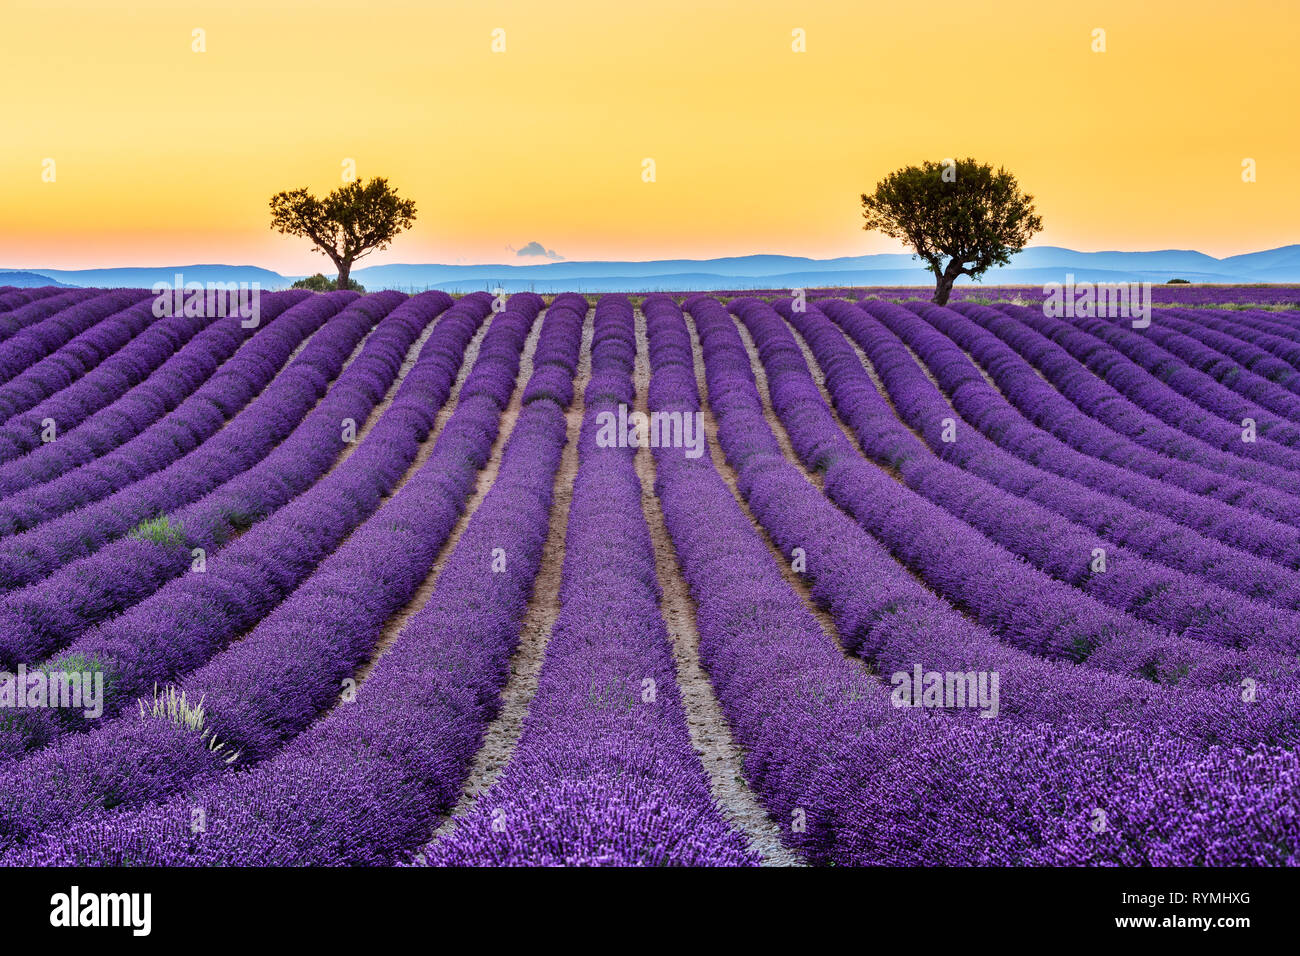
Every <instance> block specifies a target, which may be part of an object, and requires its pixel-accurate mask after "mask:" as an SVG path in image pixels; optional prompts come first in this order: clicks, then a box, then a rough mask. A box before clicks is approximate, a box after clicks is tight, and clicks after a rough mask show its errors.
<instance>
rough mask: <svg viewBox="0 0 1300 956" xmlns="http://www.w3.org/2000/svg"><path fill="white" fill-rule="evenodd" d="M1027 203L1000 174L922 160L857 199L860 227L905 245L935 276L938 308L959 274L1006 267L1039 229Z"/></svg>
mask: <svg viewBox="0 0 1300 956" xmlns="http://www.w3.org/2000/svg"><path fill="white" fill-rule="evenodd" d="M1033 199H1034V197H1033V196H1029V195H1026V194H1024V193H1022V192H1021V191H1020V187H1019V184H1018V183H1017V182H1016V178H1015V176H1013V175H1012V174H1011V173H1009V172H1007V171H1006V170H1005V169H998V170H996V171H995V170H994V169H993V167H992V166H989V165H987V164H983V163H979V162H977V161H976V160H974V159H963V160H960V161H959V160H946V161H944V162H942V163H934V162H925V163H923V164H922V165H920V166H907V167H905V168H903V169H899V170H896V171H894V172H892V173H890V174H889V175H888V176H886V177H885V178H884V179H883V180H881V181H880V182H879V183H877V184H876V191H875V192H874V193H870V194H868V193H863V194H862V209H863V212H862V215H863V218H864V219H865V220H866V224H865V225H864V226H863V227H862V228H863V229H866V230H867V231H868V232H870V231H873V230H876V231H880V232H883V233H884V234H885V235H887V236H890V237H892V238H894V239H901V240H902V241H903V242H905V243H907V245H909V246H911V248H912V250H913V252H914V254H915V255H916V256H918V257H920V258H921V259H922V260H923V261H924V262H925V264H926V265H927V266H928V267H929V269H930V271H931V272H933V273H934V277H935V292H934V301H935V302H936V303H937V304H939V305H943V304H944V303H946V302H947V301H948V294H949V293H950V292H951V291H952V285H953V283H954V282H956V281H957V277H958V276H961V275H968V276H971V277H977V276H980V275H983V274H984V272H986V271H987V270H988V269H989V268H991V267H992V266H995V265H1006V264H1007V263H1008V262H1010V261H1011V255H1012V254H1013V253H1016V252H1019V251H1020V250H1021V249H1023V248H1024V247H1025V245H1026V243H1028V242H1029V239H1030V237H1031V236H1033V234H1034V233H1036V232H1038V231H1039V230H1040V229H1042V228H1043V220H1042V219H1041V218H1040V217H1039V216H1038V214H1037V213H1036V212H1035V211H1034V203H1033Z"/></svg>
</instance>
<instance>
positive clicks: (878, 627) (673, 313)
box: [646, 303, 1300, 746]
mask: <svg viewBox="0 0 1300 956" xmlns="http://www.w3.org/2000/svg"><path fill="white" fill-rule="evenodd" d="M655 305H656V308H654V309H652V308H651V306H650V304H647V306H646V309H647V314H650V315H652V316H653V317H654V320H655V324H656V325H658V326H660V328H655V326H654V325H652V331H653V332H654V334H655V336H656V337H657V338H658V339H659V340H660V343H661V344H660V346H659V348H660V350H661V352H663V353H664V354H665V357H664V359H663V360H662V364H663V365H664V366H668V365H669V364H681V365H683V368H684V369H689V368H690V365H689V360H690V351H689V348H690V343H689V340H688V339H686V338H685V336H686V332H685V328H684V326H682V324H681V316H680V313H679V312H677V310H676V307H675V306H672V305H671V303H667V304H660V303H656V304H655ZM697 312H699V313H700V314H701V315H702V318H701V319H700V321H699V323H698V324H699V328H700V333H701V337H702V338H703V340H704V342H705V348H704V358H705V363H706V368H707V369H708V374H709V383H710V396H711V399H712V400H713V401H714V403H715V408H717V409H718V410H719V419H720V437H721V438H722V441H723V445H724V447H725V448H726V450H727V452H728V454H729V456H730V457H731V458H732V459H733V460H735V461H736V462H737V463H738V465H739V468H738V471H737V477H738V486H739V490H740V492H741V494H742V495H743V496H744V498H745V500H746V501H747V503H748V504H749V507H750V510H751V512H752V513H753V514H754V516H755V518H756V519H757V520H758V521H759V523H760V524H761V525H762V526H763V528H764V529H765V530H766V531H767V532H768V533H769V534H770V535H771V537H772V539H773V541H774V542H775V543H776V544H777V545H778V547H779V548H780V549H781V551H782V552H783V553H784V554H787V555H793V554H797V553H799V552H797V551H796V550H795V549H801V551H802V554H803V558H804V561H803V564H804V571H803V572H802V573H804V574H806V576H807V577H808V578H810V579H811V581H812V588H811V593H812V596H813V598H814V600H816V601H817V603H818V604H819V605H820V606H822V607H823V608H824V609H825V610H827V611H828V612H829V613H830V614H831V615H832V617H833V619H834V621H835V625H836V630H837V633H838V636H839V639H840V641H841V642H842V643H843V644H844V646H845V648H846V649H847V650H849V651H851V652H852V653H855V654H858V655H861V656H862V657H864V658H865V659H867V660H868V661H870V662H871V663H872V664H873V665H874V666H875V668H876V670H877V671H878V672H879V673H881V674H899V673H902V674H905V675H909V677H910V675H912V674H913V673H914V670H915V668H916V667H917V666H920V667H921V669H922V671H923V672H934V671H937V672H940V673H948V672H955V673H962V674H966V673H974V674H980V673H982V674H984V675H986V677H988V676H989V675H992V674H997V675H998V681H999V684H998V685H997V686H998V692H997V699H996V701H995V709H994V710H993V711H992V712H990V711H989V710H987V709H984V710H981V709H978V707H977V704H976V701H975V700H971V701H970V702H969V704H968V708H969V709H964V710H962V709H958V710H955V711H954V710H950V711H949V713H951V714H952V715H953V716H958V717H961V716H965V717H970V718H975V717H977V716H978V717H981V718H982V717H983V716H984V715H988V716H989V717H990V718H996V719H1002V720H1010V721H1013V722H1016V723H1019V724H1024V725H1026V726H1034V725H1037V724H1055V725H1062V726H1069V725H1077V726H1089V727H1095V728H1104V727H1108V726H1114V725H1119V724H1124V725H1131V726H1134V727H1159V728H1163V729H1164V730H1165V731H1167V732H1169V733H1171V734H1173V735H1175V736H1178V737H1180V738H1185V739H1188V740H1193V741H1198V742H1200V743H1201V744H1202V745H1204V746H1209V745H1211V744H1224V743H1231V744H1238V745H1248V746H1254V745H1256V744H1259V743H1272V744H1279V745H1288V744H1291V743H1293V741H1294V735H1295V717H1296V715H1297V714H1300V692H1298V691H1297V689H1296V688H1295V687H1294V685H1290V684H1287V685H1284V686H1283V687H1280V688H1278V689H1277V691H1276V692H1274V691H1273V690H1272V689H1270V690H1269V691H1268V692H1267V693H1264V694H1261V695H1258V696H1257V697H1255V698H1254V699H1253V700H1251V701H1249V702H1247V701H1245V700H1243V698H1242V695H1241V693H1240V688H1237V687H1232V686H1221V687H1213V688H1189V687H1170V686H1162V687H1159V688H1156V689H1154V690H1153V688H1152V687H1151V685H1150V683H1149V682H1147V681H1145V680H1142V679H1137V678H1131V677H1124V676H1119V675H1114V674H1107V673H1103V672H1100V671H1096V670H1092V669H1090V668H1086V667H1081V666H1078V665H1075V664H1073V663H1070V662H1066V661H1046V660H1043V659H1041V658H1038V657H1035V656H1034V655H1032V654H1029V653H1027V652H1025V651H1023V650H1020V649H1019V648H1016V647H1010V646H1006V645H1003V644H1001V643H1000V642H999V641H998V639H997V637H996V636H995V635H994V634H992V633H990V632H989V631H988V630H986V629H985V628H984V627H981V626H979V625H976V624H973V623H972V622H970V621H968V620H967V619H966V618H964V617H962V616H961V614H959V613H958V612H956V611H955V610H954V609H953V608H952V607H951V606H950V605H948V604H947V603H946V602H944V601H943V600H941V599H940V598H938V597H936V596H935V595H934V594H933V592H931V591H929V590H927V589H926V588H924V587H923V586H921V585H920V584H919V583H917V581H916V580H915V579H914V578H913V577H912V576H911V575H910V574H908V573H907V571H906V570H904V569H903V568H902V567H900V566H899V565H898V563H897V562H896V561H894V559H893V558H892V557H891V556H890V555H889V553H888V552H887V551H886V550H885V549H884V547H883V546H882V545H881V544H880V543H878V542H877V541H876V540H875V539H874V538H872V537H871V536H870V535H868V534H867V533H866V532H865V531H864V530H863V529H862V528H861V527H860V526H859V525H858V524H857V523H856V522H855V521H854V520H853V519H852V518H850V517H849V516H848V515H846V514H845V513H844V512H842V511H841V510H839V509H838V508H837V507H835V505H833V504H832V503H831V502H830V501H828V500H827V499H826V498H825V497H824V496H823V495H822V494H821V493H819V492H818V491H817V489H816V488H815V487H814V486H813V485H812V484H811V483H810V482H809V481H808V480H807V478H806V477H805V476H804V475H803V474H802V473H800V471H799V470H798V469H797V468H796V467H795V466H794V465H792V464H791V463H790V462H788V461H787V460H786V459H785V457H784V456H783V455H782V454H781V450H780V446H779V445H778V444H777V441H776V439H775V437H774V436H773V434H772V431H771V428H770V427H769V426H768V425H767V423H766V422H765V421H764V419H763V417H762V406H761V403H760V401H759V398H758V394H757V390H756V388H755V385H754V383H753V380H752V375H751V373H749V356H748V353H747V352H746V350H745V348H744V346H743V344H742V343H741V340H740V336H739V335H738V334H737V333H736V330H735V329H734V328H733V327H731V326H730V324H729V323H727V322H725V321H722V316H721V315H719V314H716V313H711V312H710V310H707V309H700V310H697ZM794 317H795V319H796V320H797V321H796V325H797V327H799V328H800V331H801V332H802V331H804V330H805V329H806V330H807V332H808V336H809V338H810V342H816V346H815V347H814V348H815V351H816V352H817V355H818V358H819V359H824V360H825V361H824V364H823V366H822V367H823V368H824V369H826V373H827V376H828V378H831V377H834V378H835V379H836V387H835V389H834V391H833V394H835V395H838V396H840V397H847V396H850V395H852V394H853V393H854V392H855V391H856V390H857V389H859V388H861V387H862V383H861V382H860V381H858V380H857V379H856V377H855V376H852V375H849V374H847V371H848V369H849V368H850V367H856V368H857V369H858V370H859V371H862V366H861V363H860V362H859V361H858V358H857V356H856V355H855V354H854V353H853V351H852V350H851V349H849V348H848V346H847V345H846V344H845V343H844V341H843V338H842V336H841V337H839V341H838V343H836V342H835V337H836V336H839V333H838V331H837V330H836V329H835V328H834V327H833V326H831V325H830V323H829V322H827V321H826V319H825V318H824V317H822V316H820V314H819V313H818V312H817V311H816V310H815V309H810V310H808V311H807V312H804V313H794ZM805 317H806V318H809V319H811V320H813V321H809V322H807V323H804V322H803V319H804V318H805ZM818 319H820V321H816V320H818ZM837 345H838V346H840V347H842V348H837V347H836V346H837ZM864 374H865V373H864ZM665 378H667V375H666V374H665ZM670 381H671V384H670V385H666V386H665V389H666V390H668V389H672V390H678V391H683V390H684V387H683V386H682V385H681V384H680V383H679V382H677V381H676V380H675V378H674V379H673V380H670ZM866 387H868V388H869V387H871V386H870V382H869V381H868V382H867V383H866ZM671 394H672V392H671V391H666V392H665V396H666V397H665V400H667V396H668V395H671ZM986 706H987V702H986Z"/></svg>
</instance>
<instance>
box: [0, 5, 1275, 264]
mask: <svg viewBox="0 0 1300 956" xmlns="http://www.w3.org/2000/svg"><path fill="white" fill-rule="evenodd" d="M3 23H4V28H3V31H2V32H0V112H2V115H3V116H4V127H3V129H4V136H3V142H2V143H0V267H24V266H27V267H39V266H46V267H51V268H55V267H62V268H81V267H92V266H109V265H146V264H180V263H189V262H239V263H254V264H258V265H263V266H267V267H268V268H273V269H277V270H279V271H282V272H287V273H294V272H307V271H317V270H321V269H324V268H325V267H326V265H327V261H326V260H325V259H324V258H323V257H321V256H319V255H313V254H312V253H311V252H310V251H309V250H308V248H307V247H306V246H305V244H304V243H303V242H302V241H301V240H296V239H292V238H288V237H283V236H279V235H277V234H274V233H272V232H270V230H269V229H268V227H267V222H268V212H267V208H266V203H267V200H268V198H269V197H270V196H271V194H272V193H274V192H276V191H277V190H280V189H286V188H292V187H296V186H309V187H311V188H313V189H314V190H318V191H328V190H329V189H332V188H334V187H335V186H337V185H339V183H340V181H341V171H342V163H343V161H344V160H345V159H347V158H352V159H354V160H355V161H356V167H357V173H358V175H360V176H361V177H368V176H372V175H385V176H388V177H389V178H390V180H391V181H392V182H394V183H395V184H396V185H397V187H398V188H399V190H400V191H401V192H402V193H403V194H404V195H409V196H411V197H413V198H414V199H415V200H416V201H417V203H418V204H419V209H420V216H419V221H418V223H417V225H416V227H415V228H414V229H413V230H412V231H411V232H410V233H408V234H406V235H404V236H402V237H401V238H399V239H398V240H397V242H396V243H395V245H394V246H393V247H392V248H391V249H390V250H388V251H386V252H383V253H378V254H375V255H373V256H371V257H370V258H368V259H365V260H363V261H362V262H361V263H359V265H374V264H379V263H383V262H430V261H440V262H456V261H467V262H505V261H510V262H517V263H521V264H522V263H528V262H536V261H542V260H535V259H533V260H524V259H517V258H515V257H514V256H513V254H512V253H511V252H510V251H509V250H508V248H507V246H522V245H523V244H525V243H526V242H529V241H533V240H536V241H539V242H541V243H543V244H544V245H545V246H547V247H549V248H551V249H554V250H556V251H557V252H559V253H560V254H562V255H564V256H565V257H567V258H570V259H622V258H631V259H649V258H668V257H679V256H680V257H707V256H715V255H736V254H745V253H752V252H784V253H790V254H798V255H810V256H818V257H825V256H833V255H859V254H863V253H867V252H883V251H897V250H898V247H896V246H895V245H893V244H892V242H891V241H890V240H888V239H886V238H884V237H881V236H878V235H869V234H867V233H864V232H863V231H862V230H861V228H860V225H859V222H860V219H859V203H858V195H859V194H860V193H861V192H862V191H863V190H864V189H868V188H870V187H871V186H872V184H874V183H875V182H876V180H878V179H879V178H880V177H881V176H883V175H884V174H885V173H887V172H888V171H889V170H891V169H893V168H895V167H897V166H901V165H905V164H908V163H914V162H918V161H920V160H922V159H936V160H937V159H942V158H944V157H946V156H965V155H972V156H975V157H977V158H980V159H983V160H985V161H989V162H993V163H996V164H1004V165H1006V166H1007V167H1008V168H1010V169H1011V170H1013V171H1014V172H1015V173H1016V174H1017V175H1018V176H1019V177H1020V179H1021V182H1022V184H1023V185H1024V187H1025V188H1026V189H1027V190H1028V191H1029V192H1031V193H1033V194H1034V195H1035V196H1036V197H1037V199H1038V203H1039V208H1040V211H1041V213H1042V215H1043V218H1044V221H1045V223H1046V229H1045V230H1044V232H1043V233H1042V234H1041V235H1040V236H1039V237H1037V238H1036V239H1035V243H1036V244H1058V245H1066V246H1071V247H1074V248H1080V249H1108V248H1123V249H1154V248H1170V247H1176V248H1196V249H1200V250H1202V251H1204V252H1209V253H1211V254H1214V255H1228V254H1232V253H1237V252H1246V251H1253V250H1257V249H1264V248H1269V247H1272V246H1278V245H1284V244H1288V243H1291V242H1295V241H1298V240H1300V235H1297V229H1296V226H1295V224H1296V222H1297V221H1298V220H1300V124H1298V123H1297V122H1296V121H1295V117H1296V103H1297V101H1300V69H1298V68H1297V66H1296V63H1297V60H1298V59H1300V58H1297V57H1296V56H1295V51H1294V44H1295V38H1296V37H1297V36H1300V4H1298V3H1295V2H1288V0H1245V2H1235V3H1232V4H1228V3H1222V2H1208V0H1178V2H1173V0H1143V2H1141V3H1133V2H1131V0H1124V2H1105V3H1070V4H1053V3H1044V2H1042V0H1026V2H1021V0H999V2H967V3H963V4H940V5H937V6H936V5H931V6H926V7H922V6H918V5H913V4H898V3H895V4H890V5H888V6H885V5H874V4H868V3H864V2H769V0H746V2H719V0H691V2H689V3H686V2H680V0H656V2H655V3H652V4H634V3H610V2H608V0H600V2H585V0H582V2H580V0H555V2H553V3H538V2H536V0H533V2H500V0H454V2H448V0H440V2H437V3H429V2H427V0H374V2H366V3H360V4H358V3H353V2H338V0H324V2H322V0H256V2H254V0H224V2H219V3H197V2H188V0H149V2H143V3H128V4H126V5H125V7H123V6H119V5H116V4H114V5H112V6H110V5H108V4H107V3H103V2H96V3H91V2H86V0H5V2H4V10H3ZM498 27H500V28H502V29H504V31H505V44H506V49H505V52H503V53H494V52H493V51H492V48H491V46H492V30H493V29H494V28H498ZM1098 27H1099V28H1102V29H1104V30H1105V31H1106V47H1107V49H1106V52H1104V53H1094V52H1092V49H1091V45H1092V42H1093V39H1092V31H1093V29H1094V28H1098ZM196 28H200V29H202V30H204V31H205V38H206V46H207V50H206V52H203V53H195V52H193V51H192V49H191V47H192V31H193V30H194V29H196ZM796 28H799V29H802V30H804V31H805V32H806V47H807V52H804V53H795V52H793V51H792V49H791V44H792V30H794V29H796ZM647 157H648V158H653V159H654V161H655V163H656V181H655V182H653V183H646V182H643V181H642V175H641V173H642V161H643V159H645V158H647ZM1246 157H1249V158H1253V159H1254V160H1255V161H1256V163H1257V179H1258V181H1257V182H1255V183H1243V182H1242V178H1241V163H1242V160H1243V158H1246ZM46 159H53V160H54V164H55V165H54V169H55V181H54V182H52V183H51V182H43V181H42V168H43V167H42V163H43V161H44V160H46Z"/></svg>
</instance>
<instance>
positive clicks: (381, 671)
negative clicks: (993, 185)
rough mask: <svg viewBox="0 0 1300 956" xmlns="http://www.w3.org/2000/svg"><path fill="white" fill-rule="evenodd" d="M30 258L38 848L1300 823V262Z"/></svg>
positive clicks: (882, 851) (26, 716)
mask: <svg viewBox="0 0 1300 956" xmlns="http://www.w3.org/2000/svg"><path fill="white" fill-rule="evenodd" d="M925 295H926V293H925V292H924V291H923V290H916V289H904V288H897V289H873V290H863V289H837V290H827V291H823V292H810V293H807V294H806V295H805V294H803V293H802V292H801V293H800V294H798V295H796V296H794V297H792V296H791V294H790V290H772V291H769V292H758V293H755V292H742V291H737V292H734V293H720V294H689V293H687V294H678V295H668V294H650V295H644V296H643V295H635V296H625V295H618V294H610V295H604V296H600V297H598V298H597V297H593V298H592V299H589V298H587V297H585V296H582V295H578V294H575V293H565V294H560V295H555V296H547V297H545V298H543V297H542V296H539V295H536V294H533V293H528V292H525V293H518V294H515V295H512V296H506V295H504V294H500V295H497V296H495V297H494V296H493V295H491V294H489V293H486V292H475V293H471V294H468V295H464V296H463V297H459V298H454V299H453V298H452V297H451V296H449V295H447V294H446V293H443V292H440V291H431V292H424V293H421V294H417V295H413V296H407V295H405V294H401V293H397V292H376V293H371V294H368V295H360V294H357V293H355V292H343V291H335V292H326V293H312V292H307V291H305V290H294V291H285V292H271V293H265V294H263V295H262V296H261V299H260V303H259V309H258V316H257V319H256V321H255V322H250V321H248V319H247V317H246V316H243V315H240V314H225V313H224V310H223V314H213V313H212V312H211V311H204V312H203V313H202V314H185V310H179V311H178V312H177V314H165V315H162V316H159V314H158V312H159V310H158V308H157V303H156V301H155V297H154V296H153V295H152V294H151V293H150V292H148V291H147V290H143V289H140V290H111V291H106V290H98V289H93V290H92V289H79V288H76V289H73V288H40V289H12V288H6V287H0V672H3V673H2V674H0V864H2V865H5V866H47V865H79V866H121V865H144V866H221V865H242V866H271V865H293V866H335V865H365V866H393V865H413V866H448V865H451V866H464V865H557V864H590V865H634V866H659V865H721V866H753V865H838V866H846V865H848V866H857V865H902V866H914V865H941V866H949V865H1032V866H1064V865H1071V866H1073V865H1086V866H1114V865H1119V866H1147V865H1189V864H1190V865H1209V866H1230V865H1262V866H1275V865H1279V866H1280V865H1295V864H1297V863H1300V760H1298V759H1297V756H1296V753H1295V742H1296V739H1297V736H1298V735H1300V287H1287V286H1244V287H1211V286H1169V287H1157V288H1155V289H1154V291H1153V302H1154V308H1152V309H1151V311H1150V314H1149V316H1148V317H1147V321H1145V322H1137V321H1131V320H1130V318H1128V317H1115V318H1105V317H1097V316H1096V315H1093V314H1079V315H1069V316H1061V315H1057V314H1054V310H1052V309H1049V308H1047V307H1046V306H1045V304H1044V292H1043V290H1042V289H1035V288H1029V289H981V288H979V287H972V286H962V287H958V289H957V290H956V291H955V292H954V294H953V298H952V300H951V301H950V302H949V304H948V306H946V307H941V306H936V305H933V304H931V303H930V302H928V301H925V298H924V296H925Z"/></svg>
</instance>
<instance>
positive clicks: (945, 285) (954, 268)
mask: <svg viewBox="0 0 1300 956" xmlns="http://www.w3.org/2000/svg"><path fill="white" fill-rule="evenodd" d="M961 274H962V263H961V261H960V260H959V259H952V260H951V261H949V263H948V268H946V269H944V270H943V272H942V273H941V274H940V275H939V277H938V279H937V280H936V281H935V284H934V304H935V305H947V304H948V294H949V293H950V292H952V284H953V283H954V282H956V281H957V277H958V276H959V275H961Z"/></svg>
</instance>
